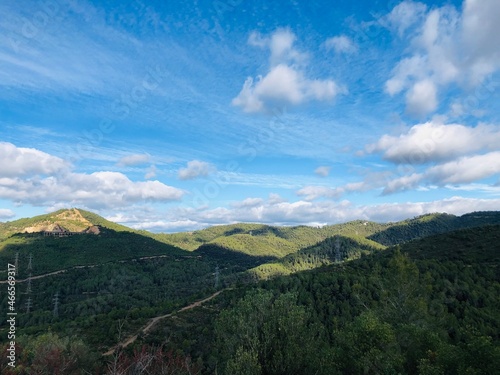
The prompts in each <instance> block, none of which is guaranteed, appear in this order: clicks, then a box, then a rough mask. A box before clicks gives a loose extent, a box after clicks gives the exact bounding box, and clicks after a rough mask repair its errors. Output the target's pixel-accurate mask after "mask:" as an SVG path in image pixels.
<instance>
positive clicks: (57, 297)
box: [52, 292, 59, 318]
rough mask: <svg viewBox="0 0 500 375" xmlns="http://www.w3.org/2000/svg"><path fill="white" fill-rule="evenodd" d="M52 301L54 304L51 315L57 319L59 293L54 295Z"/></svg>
mask: <svg viewBox="0 0 500 375" xmlns="http://www.w3.org/2000/svg"><path fill="white" fill-rule="evenodd" d="M52 301H53V302H54V310H53V314H54V317H56V318H57V317H58V316H59V292H57V293H56V294H55V295H54V298H53V299H52Z"/></svg>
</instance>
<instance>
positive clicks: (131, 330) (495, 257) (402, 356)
mask: <svg viewBox="0 0 500 375" xmlns="http://www.w3.org/2000/svg"><path fill="white" fill-rule="evenodd" d="M68 211H69V210H68ZM68 211H61V212H57V213H54V214H52V215H53V216H51V215H48V216H45V215H44V216H43V217H41V219H40V217H39V218H37V219H36V220H33V219H25V220H27V221H26V222H22V221H21V222H19V221H18V222H17V223H16V222H12V223H14V225H12V223H6V224H5V225H6V226H7V227H9V228H10V229H9V230H11V231H12V228H14V227H15V228H22V227H23V225H25V227H24V228H27V227H28V228H29V226H31V228H33V227H36V226H37V225H39V226H42V225H50V223H52V222H57V223H59V224H60V225H63V226H64V225H66V228H69V226H70V225H72V224H71V223H72V222H74V223H73V225H74V228H75V229H76V228H78V225H79V226H80V227H83V226H86V225H88V224H89V223H90V224H92V225H98V226H99V228H100V231H99V234H77V235H71V236H67V237H57V236H44V235H43V234H40V233H38V234H37V233H24V232H23V233H17V234H11V235H10V236H9V237H8V238H6V239H4V240H3V241H1V242H0V261H1V262H2V264H4V265H5V264H7V263H14V262H15V259H17V261H18V263H19V275H17V277H16V278H17V284H16V285H17V293H16V311H17V312H18V315H17V317H16V319H17V322H18V326H17V335H18V338H17V341H16V344H17V345H18V348H17V350H18V360H19V365H20V366H23V367H19V369H18V370H16V372H9V370H8V369H7V367H6V362H5V358H4V357H2V358H0V371H1V373H2V374H4V373H5V374H9V375H10V374H14V373H15V374H30V373H40V374H44V373H47V374H49V373H50V374H55V373H59V374H71V375H73V374H80V373H99V374H116V373H122V374H124V375H132V374H135V373H137V371H136V370H137V369H138V368H139V367H138V366H143V365H144V364H147V366H148V371H149V372H150V373H161V372H159V371H162V370H161V369H162V368H163V369H165V368H169V371H170V372H168V371H167V372H166V373H167V374H180V375H187V374H190V375H193V374H196V375H205V374H206V375H208V374H214V373H218V374H231V375H233V374H249V375H263V374H269V375H275V374H276V375H282V374H297V375H299V374H318V375H321V374H325V375H327V374H328V375H331V374H334V375H335V374H360V375H361V374H363V375H364V374H415V375H430V374H439V375H444V374H459V375H462V374H463V375H465V374H481V375H482V374H484V375H486V374H488V375H490V374H494V373H496V371H497V369H498V368H500V336H499V332H500V314H499V311H500V299H499V298H498V296H499V295H500V273H499V270H500V224H494V223H495V222H496V221H497V220H498V213H495V212H491V213H474V214H469V215H464V216H462V217H454V216H450V215H441V214H439V215H425V216H423V217H419V218H415V219H411V220H408V221H405V222H399V223H392V224H377V223H371V222H364V221H355V222H350V223H346V224H341V225H332V226H327V227H323V228H311V227H303V226H302V227H290V228H289V227H272V226H266V225H259V224H235V225H231V226H221V227H213V228H209V229H207V230H203V231H196V232H192V233H185V234H177V235H159V237H162V236H163V237H165V238H170V239H172V238H176V240H177V241H178V242H181V241H180V239H182V241H184V242H185V244H187V245H189V246H192V248H190V250H191V251H188V250H187V249H180V248H178V247H175V246H173V245H170V244H166V243H163V242H159V241H158V240H157V239H155V238H156V235H151V236H152V237H155V238H151V237H150V236H144V235H142V234H141V233H138V232H136V231H132V230H128V228H126V227H121V226H117V227H114V228H115V229H112V225H113V223H109V222H106V221H105V219H102V218H99V217H95V216H93V214H91V213H87V212H86V211H83V210H78V213H76V212H75V211H73V212H68ZM61 220H62V221H61ZM64 220H66V221H65V222H64ZM40 223H42V224H40ZM61 223H65V224H61ZM429 223H435V224H436V226H437V228H432V225H431V224H429ZM453 223H455V224H453ZM457 223H458V224H457ZM26 225H28V226H26ZM454 225H456V226H464V227H466V228H464V229H459V230H453V229H452V228H453V226H454ZM38 228H39V227H38ZM4 229H5V227H4ZM121 229H123V230H121ZM436 230H439V231H447V232H446V233H441V234H432V233H433V232H435V231H436ZM4 233H6V232H4ZM427 234H432V235H430V236H428V235H427ZM376 235H378V236H380V238H379V241H380V242H384V240H383V239H388V240H390V237H389V236H390V235H393V236H394V238H395V239H394V240H392V242H400V245H398V246H391V247H387V246H385V245H383V244H381V243H379V242H376V241H375V240H374V236H375V237H376ZM169 236H171V237H169ZM415 237H422V238H419V239H415V240H411V241H408V239H410V238H415ZM165 238H164V240H165ZM278 244H279V246H277V245H278ZM290 244H294V245H293V246H294V247H293V248H292V247H289V246H292V245H290ZM187 245H186V246H187ZM195 245H197V247H195ZM261 245H262V247H261ZM186 246H185V247H186ZM295 249H296V250H295ZM192 250H194V251H192ZM263 263H264V264H263ZM6 269H7V267H4V271H1V270H0V272H1V273H2V274H3V275H4V276H2V278H3V280H5V279H6V271H5V270H6ZM304 270H306V271H304ZM53 271H55V272H53ZM59 271H61V272H59ZM302 271H303V272H302ZM280 275H281V276H280ZM250 276H251V277H250ZM255 276H257V277H255ZM261 278H265V279H267V280H266V281H258V279H261ZM1 296H2V301H1V303H2V304H3V305H4V306H8V296H7V294H6V293H3V294H2V295H1ZM203 301H205V302H203ZM6 319H7V317H6V316H5V315H4V316H0V333H1V335H0V337H2V339H1V341H0V342H4V343H5V341H6V337H7V335H6V330H7V329H8V325H7V322H6ZM145 327H147V329H146V328H145ZM118 343H128V346H127V347H126V348H121V347H120V346H119V345H118V346H117V344H118ZM5 348H6V346H5V344H4V346H3V347H2V351H4V352H5V350H4V349H5ZM47 348H49V349H50V352H48V351H47ZM112 348H117V349H116V352H115V354H114V355H111V356H105V355H103V353H106V352H109V351H110V349H112ZM111 352H113V351H112V350H111ZM62 365H64V366H63V367H64V370H62V369H61V366H62ZM113 366H114V367H113ZM41 369H43V370H41ZM159 369H160V370H159ZM44 371H45V372H44ZM134 371H136V372H134Z"/></svg>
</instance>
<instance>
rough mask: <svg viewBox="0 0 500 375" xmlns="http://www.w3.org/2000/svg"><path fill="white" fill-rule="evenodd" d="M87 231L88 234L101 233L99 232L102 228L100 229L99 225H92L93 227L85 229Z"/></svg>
mask: <svg viewBox="0 0 500 375" xmlns="http://www.w3.org/2000/svg"><path fill="white" fill-rule="evenodd" d="M85 233H88V234H99V233H101V230H100V229H99V226H97V225H92V226H91V227H89V228H87V229H86V230H85Z"/></svg>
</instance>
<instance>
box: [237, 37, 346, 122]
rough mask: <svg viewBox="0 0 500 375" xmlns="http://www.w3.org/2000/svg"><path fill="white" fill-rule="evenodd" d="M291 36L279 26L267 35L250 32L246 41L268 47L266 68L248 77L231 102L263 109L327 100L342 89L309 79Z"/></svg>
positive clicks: (253, 109)
mask: <svg viewBox="0 0 500 375" xmlns="http://www.w3.org/2000/svg"><path fill="white" fill-rule="evenodd" d="M295 38H296V37H295V35H294V34H293V33H292V32H291V31H290V30H288V29H279V30H277V31H276V32H274V33H273V34H272V35H271V36H270V37H263V36H261V35H260V34H258V33H252V34H251V35H250V38H249V44H251V45H253V46H258V47H261V48H268V49H269V50H270V61H269V65H270V67H269V71H268V73H267V74H266V75H265V76H258V77H257V78H256V79H254V78H252V77H248V78H247V79H246V80H245V83H244V84H243V88H242V89H241V91H240V93H239V94H238V95H237V96H236V97H235V98H234V99H233V100H232V104H233V105H234V106H237V107H241V108H242V109H243V111H245V112H249V113H254V112H266V111H269V110H270V108H271V107H272V106H275V105H299V104H302V103H305V102H308V101H329V100H332V99H333V98H335V96H337V95H338V94H340V93H345V89H344V88H342V87H340V86H338V85H337V83H336V82H335V81H333V80H331V79H310V78H307V77H306V75H305V69H304V67H305V65H306V63H305V62H306V60H307V58H306V57H307V55H305V54H303V53H300V52H299V51H298V50H297V49H295V48H294V46H293V44H294V41H295Z"/></svg>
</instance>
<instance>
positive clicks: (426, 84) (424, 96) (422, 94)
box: [406, 79, 437, 117]
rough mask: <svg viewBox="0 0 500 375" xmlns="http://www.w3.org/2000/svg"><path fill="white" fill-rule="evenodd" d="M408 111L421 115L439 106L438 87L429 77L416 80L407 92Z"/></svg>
mask: <svg viewBox="0 0 500 375" xmlns="http://www.w3.org/2000/svg"><path fill="white" fill-rule="evenodd" d="M406 105H407V107H406V108H407V111H408V113H410V114H412V115H415V116H417V117H421V116H423V115H426V114H427V113H430V112H433V111H435V110H436V108H437V89H436V85H435V84H434V82H432V81H431V80H429V79H425V80H423V81H419V82H416V83H415V84H414V85H413V86H412V87H411V88H410V89H409V90H408V92H407V93H406Z"/></svg>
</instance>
